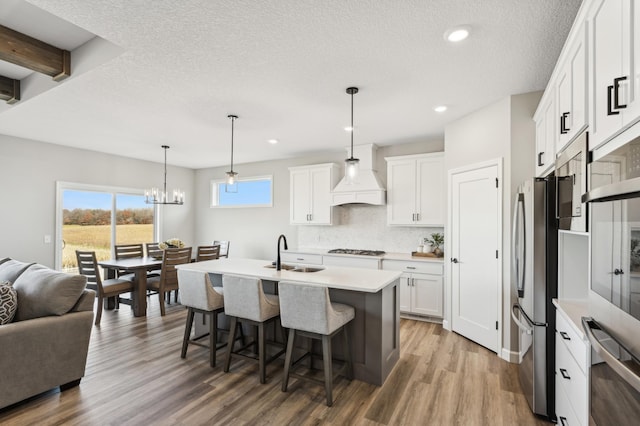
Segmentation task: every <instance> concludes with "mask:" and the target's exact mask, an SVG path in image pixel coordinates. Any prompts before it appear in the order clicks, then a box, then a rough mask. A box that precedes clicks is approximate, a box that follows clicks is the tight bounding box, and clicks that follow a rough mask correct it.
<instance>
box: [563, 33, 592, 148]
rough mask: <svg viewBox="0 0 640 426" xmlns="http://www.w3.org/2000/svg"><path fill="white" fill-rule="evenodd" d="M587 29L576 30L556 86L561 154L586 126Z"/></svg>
mask: <svg viewBox="0 0 640 426" xmlns="http://www.w3.org/2000/svg"><path fill="white" fill-rule="evenodd" d="M586 28H587V26H586V24H585V23H584V22H582V24H581V25H580V26H579V27H578V29H577V30H576V38H575V39H574V40H573V41H572V44H571V46H570V48H569V49H568V54H567V57H566V58H565V60H564V63H563V66H562V68H561V71H560V74H559V76H558V83H557V99H558V100H557V102H558V125H557V126H556V131H557V135H558V143H557V145H556V153H558V152H560V151H562V150H563V149H564V147H565V146H567V144H568V143H569V142H570V141H572V140H573V139H574V138H575V137H576V136H577V135H579V134H580V133H581V132H582V131H583V130H584V129H585V128H586V127H587V30H586Z"/></svg>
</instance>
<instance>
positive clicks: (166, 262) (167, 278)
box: [147, 247, 191, 316]
mask: <svg viewBox="0 0 640 426" xmlns="http://www.w3.org/2000/svg"><path fill="white" fill-rule="evenodd" d="M190 262H191V247H185V248H168V249H165V250H164V259H162V269H161V270H160V276H159V277H150V278H148V279H147V289H151V290H155V291H157V292H158V300H159V301H160V315H162V316H164V314H165V308H164V298H165V294H166V293H170V292H171V291H172V290H178V288H179V286H178V270H177V269H176V265H181V264H183V263H190Z"/></svg>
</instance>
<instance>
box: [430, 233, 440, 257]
mask: <svg viewBox="0 0 640 426" xmlns="http://www.w3.org/2000/svg"><path fill="white" fill-rule="evenodd" d="M426 240H427V242H428V243H429V244H431V246H432V247H433V254H435V255H436V256H438V257H442V256H444V253H443V251H442V249H441V248H440V246H441V245H443V244H444V235H443V234H440V233H439V232H435V233H433V234H431V238H426Z"/></svg>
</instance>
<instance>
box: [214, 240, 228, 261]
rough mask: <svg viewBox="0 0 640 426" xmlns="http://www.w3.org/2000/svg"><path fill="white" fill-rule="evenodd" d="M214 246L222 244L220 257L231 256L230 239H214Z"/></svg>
mask: <svg viewBox="0 0 640 426" xmlns="http://www.w3.org/2000/svg"><path fill="white" fill-rule="evenodd" d="M213 245H214V246H220V257H229V246H230V245H231V242H230V241H228V240H214V241H213Z"/></svg>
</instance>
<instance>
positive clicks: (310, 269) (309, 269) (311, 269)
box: [291, 266, 324, 272]
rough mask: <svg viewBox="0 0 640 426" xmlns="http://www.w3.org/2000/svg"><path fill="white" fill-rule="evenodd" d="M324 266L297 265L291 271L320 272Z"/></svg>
mask: <svg viewBox="0 0 640 426" xmlns="http://www.w3.org/2000/svg"><path fill="white" fill-rule="evenodd" d="M323 269H324V268H317V267H314V266H297V267H295V268H293V269H292V270H291V272H318V271H322V270H323Z"/></svg>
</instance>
